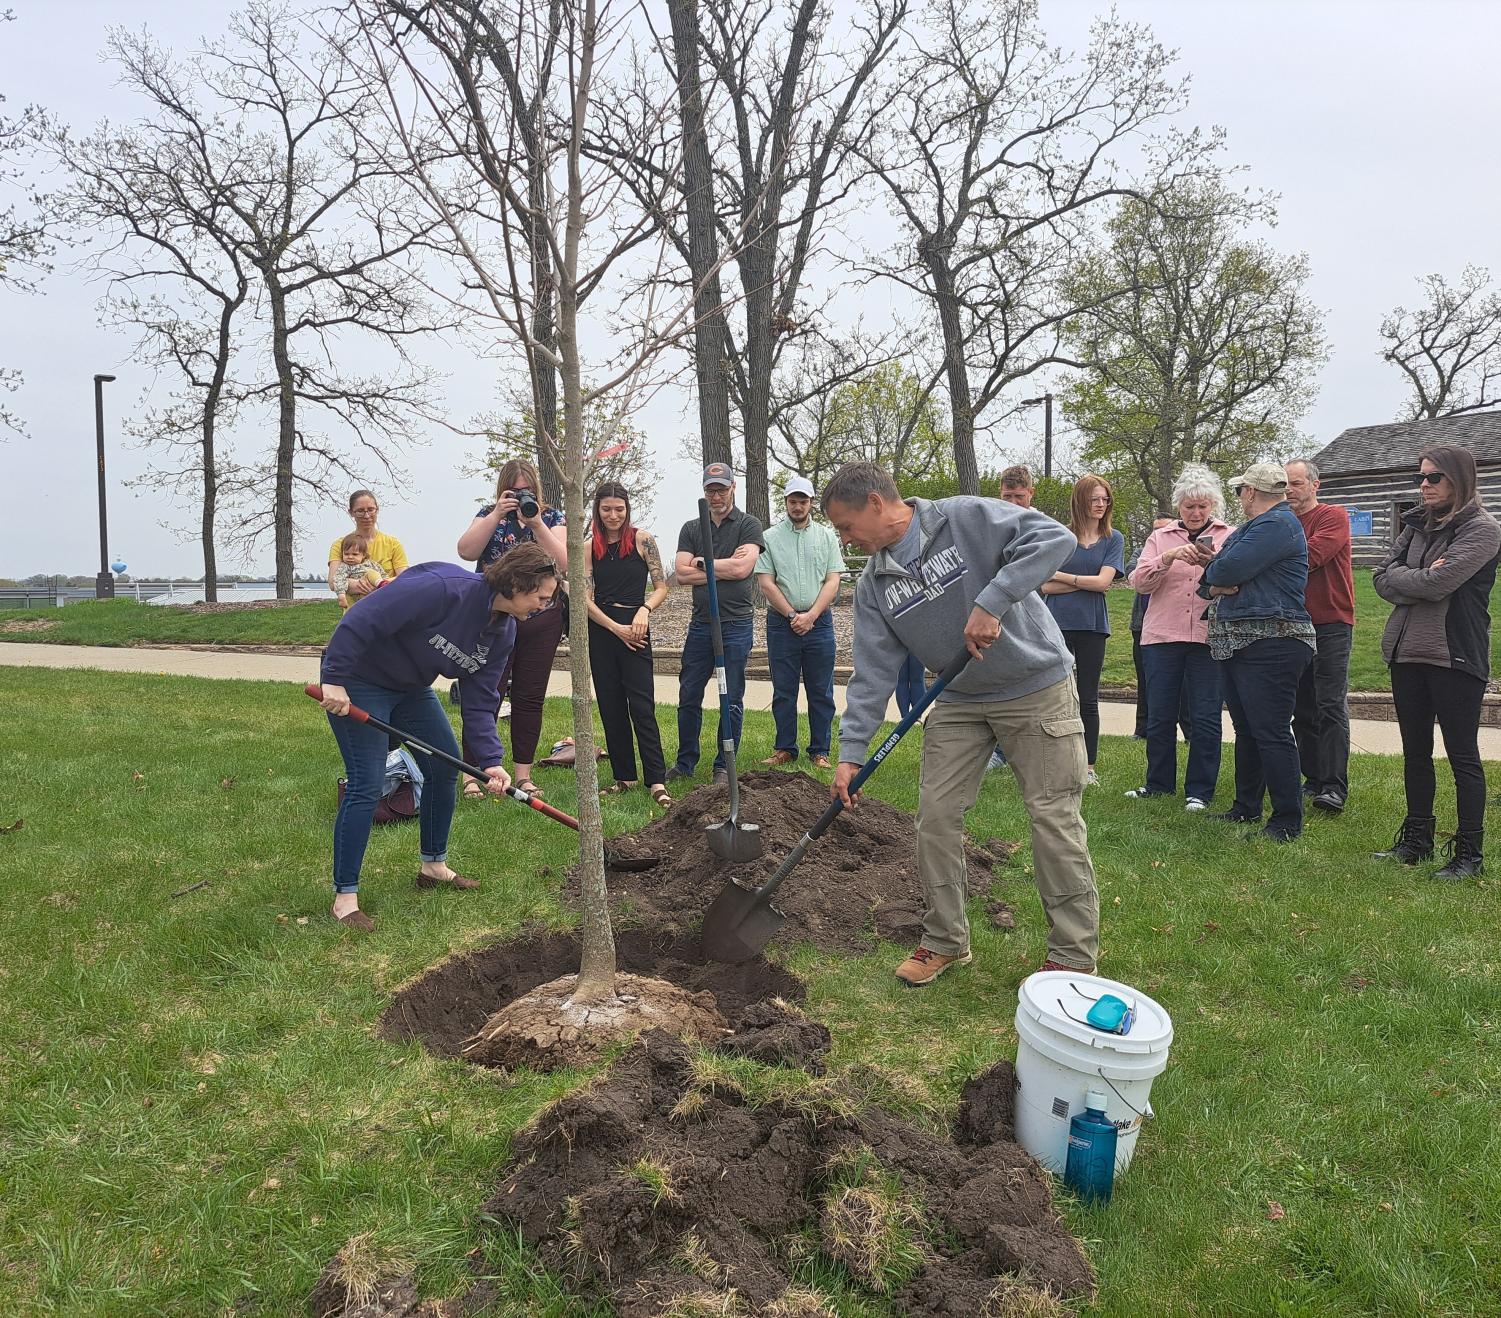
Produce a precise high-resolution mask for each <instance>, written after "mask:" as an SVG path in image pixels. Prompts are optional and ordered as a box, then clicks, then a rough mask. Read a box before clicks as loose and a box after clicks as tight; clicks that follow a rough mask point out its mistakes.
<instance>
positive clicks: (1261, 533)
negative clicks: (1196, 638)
mask: <svg viewBox="0 0 1501 1318" xmlns="http://www.w3.org/2000/svg"><path fill="white" fill-rule="evenodd" d="M1210 586H1239V587H1240V590H1239V591H1238V592H1237V593H1236V594H1234V595H1221V596H1219V609H1218V617H1219V620H1220V621H1221V622H1235V621H1240V620H1244V619H1248V618H1285V619H1287V620H1288V621H1290V622H1308V621H1310V619H1309V617H1308V610H1307V609H1306V608H1305V607H1304V605H1303V594H1304V591H1305V590H1306V589H1307V587H1308V538H1307V537H1306V536H1305V535H1304V534H1303V524H1302V523H1301V522H1299V521H1298V518H1297V514H1296V513H1294V512H1293V510H1292V506H1291V505H1290V504H1288V503H1287V502H1285V501H1284V502H1282V503H1279V504H1278V505H1277V506H1276V507H1275V508H1269V509H1267V511H1266V512H1264V513H1261V514H1259V515H1257V516H1256V517H1253V518H1251V520H1250V521H1249V522H1247V523H1245V525H1243V526H1240V527H1238V528H1237V529H1236V530H1234V531H1232V532H1231V533H1230V536H1229V537H1228V538H1227V539H1226V541H1225V543H1224V544H1223V545H1222V546H1221V547H1220V552H1219V553H1218V554H1216V555H1215V556H1214V559H1213V560H1212V561H1211V562H1210V564H1209V566H1208V567H1206V568H1205V569H1204V576H1203V578H1202V579H1201V580H1200V582H1199V592H1198V593H1199V594H1200V595H1202V596H1203V597H1204V598H1205V599H1208V598H1209V587H1210Z"/></svg>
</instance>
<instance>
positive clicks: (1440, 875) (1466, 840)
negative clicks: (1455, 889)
mask: <svg viewBox="0 0 1501 1318" xmlns="http://www.w3.org/2000/svg"><path fill="white" fill-rule="evenodd" d="M1484 845H1485V833H1484V832H1483V831H1478V830H1477V831H1476V832H1473V833H1456V834H1455V835H1454V836H1453V837H1452V838H1450V839H1449V841H1447V842H1446V843H1444V859H1445V860H1447V861H1448V862H1449V863H1448V864H1447V865H1445V866H1444V867H1443V869H1441V870H1436V871H1435V872H1434V875H1433V877H1434V878H1435V879H1469V878H1473V877H1474V876H1475V875H1477V874H1483V873H1484V872H1485V860H1484V856H1483V854H1482V848H1483V847H1484Z"/></svg>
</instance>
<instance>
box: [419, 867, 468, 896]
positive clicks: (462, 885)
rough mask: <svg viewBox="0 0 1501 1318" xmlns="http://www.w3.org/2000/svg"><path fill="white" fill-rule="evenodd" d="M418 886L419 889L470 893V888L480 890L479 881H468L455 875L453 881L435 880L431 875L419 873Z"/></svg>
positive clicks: (460, 875) (461, 876)
mask: <svg viewBox="0 0 1501 1318" xmlns="http://www.w3.org/2000/svg"><path fill="white" fill-rule="evenodd" d="M417 886H418V887H419V888H457V889H459V890H460V891H461V892H468V891H469V889H470V888H478V887H479V880H478V879H466V878H465V877H464V876H463V875H462V874H455V875H454V876H453V878H451V879H435V878H433V876H432V875H431V874H424V873H423V872H422V871H421V870H418V871H417Z"/></svg>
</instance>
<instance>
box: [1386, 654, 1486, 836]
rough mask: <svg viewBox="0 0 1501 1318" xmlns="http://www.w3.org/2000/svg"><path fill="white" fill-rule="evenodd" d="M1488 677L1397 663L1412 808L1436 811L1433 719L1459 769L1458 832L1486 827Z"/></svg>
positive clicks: (1395, 693)
mask: <svg viewBox="0 0 1501 1318" xmlns="http://www.w3.org/2000/svg"><path fill="white" fill-rule="evenodd" d="M1484 695H1485V682H1484V680H1483V679H1482V678H1479V677H1475V676H1472V675H1471V674H1469V673H1456V672H1455V671H1454V670H1453V669H1452V668H1438V667H1436V666H1435V665H1433V664H1393V665H1392V702H1393V703H1394V704H1395V705H1396V707H1397V725H1398V726H1399V727H1400V728H1401V729H1402V777H1403V781H1404V785H1405V786H1406V788H1407V813H1408V814H1409V815H1416V816H1418V817H1419V818H1427V817H1428V816H1429V815H1431V814H1432V813H1433V794H1434V790H1435V788H1436V786H1437V780H1436V778H1435V776H1434V771H1433V722H1434V720H1435V719H1437V720H1438V726H1439V730H1440V731H1441V732H1442V733H1443V734H1444V752H1445V754H1446V755H1448V757H1449V770H1450V772H1451V773H1453V775H1454V796H1455V804H1456V806H1457V807H1458V814H1459V832H1461V833H1479V832H1480V831H1481V830H1482V829H1483V828H1484V827H1485V766H1484V765H1483V764H1482V763H1481V761H1480V709H1481V697H1483V696H1484Z"/></svg>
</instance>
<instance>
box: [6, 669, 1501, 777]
mask: <svg viewBox="0 0 1501 1318" xmlns="http://www.w3.org/2000/svg"><path fill="white" fill-rule="evenodd" d="M0 667H13V668H14V667H20V668H81V669H87V668H93V669H100V670H102V671H105V672H112V673H158V674H161V675H163V676H173V677H209V678H228V679H239V680H242V681H255V682H289V683H296V684H297V685H298V686H302V685H303V684H304V683H307V682H316V681H317V680H318V660H317V658H316V656H312V655H269V654H224V653H219V652H216V651H211V650H156V649H149V650H148V649H126V648H123V647H119V648H117V647H114V646H95V645H37V644H30V643H25V642H17V643H15V644H9V643H3V644H0ZM0 685H3V679H0ZM704 690H705V696H704V705H705V708H706V709H708V710H712V709H713V707H714V706H715V705H716V704H717V702H718V696H717V695H716V694H715V693H714V691H713V689H712V687H711V686H706V687H705V688H704ZM568 692H569V682H568V674H567V673H566V672H563V671H561V670H555V671H554V672H553V674H552V679H551V681H549V683H548V686H547V693H548V695H551V696H566V695H568ZM677 694H678V693H677V683H675V682H674V681H672V679H671V678H668V677H666V676H662V675H659V676H658V679H657V699H658V700H659V701H660V702H662V703H663V704H668V703H669V702H670V703H671V704H676V701H677ZM844 698H845V691H844V687H842V686H836V687H835V688H834V703H835V705H836V707H837V708H838V709H839V711H840V712H841V713H842V712H843V711H844ZM745 707H746V708H747V709H756V710H763V711H770V709H771V683H770V682H767V681H759V680H757V681H750V682H747V683H746V684H745ZM799 707H800V708H802V705H801V702H800V705H799ZM887 717H888V718H890V719H892V720H895V719H896V718H897V717H898V715H897V709H896V702H895V701H892V702H891V704H890V705H889V706H888V708H887ZM1135 723H1136V707H1135V706H1134V705H1128V704H1120V703H1112V702H1108V701H1107V702H1102V703H1101V705H1100V731H1101V732H1102V733H1104V734H1105V735H1106V736H1115V737H1129V736H1130V735H1131V733H1132V730H1133V729H1134V727H1135ZM1224 729H1225V740H1226V741H1227V742H1232V741H1234V740H1235V733H1234V730H1233V729H1232V728H1231V726H1230V716H1229V714H1226V715H1224ZM671 735H672V734H671V732H670V731H669V732H668V740H671ZM1434 736H1435V746H1436V749H1435V754H1436V755H1438V756H1442V755H1443V753H1444V752H1443V741H1442V738H1441V737H1439V735H1438V733H1437V731H1436V730H1435V733H1434ZM1350 747H1351V749H1352V750H1355V751H1362V752H1365V753H1367V754H1372V755H1400V754H1401V753H1402V739H1401V736H1400V734H1399V733H1398V730H1397V725H1396V724H1395V723H1385V722H1381V721H1379V720H1376V719H1352V720H1351V722H1350ZM1480 754H1481V757H1482V758H1483V759H1487V760H1501V728H1481V729H1480Z"/></svg>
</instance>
